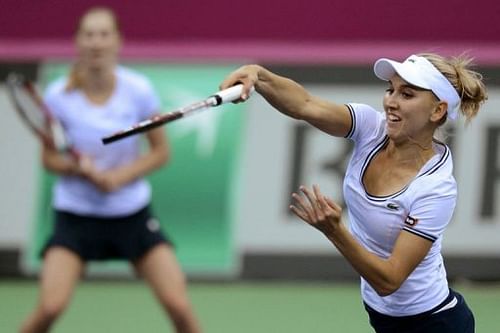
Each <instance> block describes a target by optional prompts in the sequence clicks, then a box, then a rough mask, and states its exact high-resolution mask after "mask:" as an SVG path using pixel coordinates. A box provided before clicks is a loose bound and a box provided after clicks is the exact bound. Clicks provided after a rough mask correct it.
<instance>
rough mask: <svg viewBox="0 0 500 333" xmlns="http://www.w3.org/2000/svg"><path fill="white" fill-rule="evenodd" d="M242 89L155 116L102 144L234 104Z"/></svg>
mask: <svg viewBox="0 0 500 333" xmlns="http://www.w3.org/2000/svg"><path fill="white" fill-rule="evenodd" d="M242 89H243V85H242V84H238V85H235V86H233V87H231V88H228V89H224V90H221V91H219V92H217V93H215V94H213V95H212V96H209V97H208V98H206V99H204V100H202V101H199V102H195V103H193V104H190V105H187V106H184V107H181V108H179V109H176V110H174V111H171V112H168V113H164V114H160V115H156V116H153V117H151V118H148V119H146V120H143V121H141V122H140V123H137V124H135V125H133V126H131V127H129V128H126V129H124V130H121V131H119V132H116V133H114V134H111V135H110V136H107V137H104V138H102V142H103V143H104V144H108V143H111V142H114V141H117V140H120V139H123V138H126V137H128V136H131V135H134V134H137V133H141V132H145V131H148V130H150V129H153V128H156V127H158V126H161V125H163V124H167V123H170V122H172V121H174V120H177V119H181V118H184V117H186V116H188V115H192V114H194V113H196V112H199V111H203V110H206V109H209V108H211V107H215V106H219V105H222V104H224V103H228V102H233V101H235V100H237V99H239V98H240V97H241V92H242Z"/></svg>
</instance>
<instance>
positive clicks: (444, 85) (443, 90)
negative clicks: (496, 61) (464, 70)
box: [373, 55, 460, 120]
mask: <svg viewBox="0 0 500 333" xmlns="http://www.w3.org/2000/svg"><path fill="white" fill-rule="evenodd" d="M373 71H374V72H375V75H376V76H377V77H378V78H379V79H382V80H384V81H389V80H390V79H391V78H392V76H394V74H396V73H397V74H398V75H399V76H400V77H401V78H402V79H403V80H405V81H406V82H408V83H410V84H412V85H414V86H416V87H419V88H423V89H427V90H431V91H432V92H433V93H434V94H435V95H436V96H437V97H438V98H439V100H440V101H444V102H447V103H448V118H450V119H452V120H454V119H456V118H457V115H458V109H459V107H460V96H459V95H458V93H457V91H456V89H455V88H454V87H453V86H452V84H451V83H450V81H448V79H447V78H446V77H445V76H444V75H443V74H442V73H441V72H440V71H439V70H438V69H437V68H436V67H434V65H433V64H432V63H431V62H430V61H429V60H427V59H426V58H425V57H420V56H417V55H411V56H409V57H408V58H407V59H406V60H405V61H404V62H397V61H394V60H391V59H386V58H381V59H379V60H377V61H376V62H375V65H374V66H373Z"/></svg>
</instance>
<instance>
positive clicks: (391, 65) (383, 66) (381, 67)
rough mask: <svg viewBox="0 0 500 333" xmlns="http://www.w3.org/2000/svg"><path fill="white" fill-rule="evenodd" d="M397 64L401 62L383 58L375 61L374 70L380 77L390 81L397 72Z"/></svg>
mask: <svg viewBox="0 0 500 333" xmlns="http://www.w3.org/2000/svg"><path fill="white" fill-rule="evenodd" d="M397 64H399V63H398V62H396V61H393V60H390V59H387V58H381V59H379V60H377V61H376V62H375V65H373V71H374V72H375V75H376V76H377V77H378V78H379V79H381V80H384V81H389V80H390V79H391V78H392V77H393V76H394V74H396V73H397V71H396V65H397Z"/></svg>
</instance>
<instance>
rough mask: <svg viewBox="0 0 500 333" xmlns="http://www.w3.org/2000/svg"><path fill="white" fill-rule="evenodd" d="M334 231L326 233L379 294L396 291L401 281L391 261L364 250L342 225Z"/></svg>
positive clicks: (385, 294)
mask: <svg viewBox="0 0 500 333" xmlns="http://www.w3.org/2000/svg"><path fill="white" fill-rule="evenodd" d="M337 229H338V230H336V231H335V233H332V234H330V235H326V236H327V238H328V239H329V240H330V242H332V243H333V245H335V247H336V248H337V249H338V250H339V252H340V253H341V254H342V255H343V256H344V257H345V258H346V260H347V261H348V262H349V263H350V264H351V266H352V267H353V268H354V269H355V270H356V271H357V272H358V273H359V274H360V275H361V276H362V277H363V278H364V279H365V280H366V281H367V282H368V283H369V284H370V285H371V286H372V287H373V288H374V289H375V291H376V292H377V293H378V294H379V295H380V296H387V295H389V294H391V293H393V292H394V291H396V290H397V289H398V288H399V286H400V285H401V283H402V281H401V279H400V276H399V274H397V272H396V271H395V268H394V267H393V265H392V263H391V262H390V261H389V260H387V259H383V258H380V257H379V256H377V255H375V254H373V253H371V252H370V251H368V250H366V249H365V248H364V247H363V246H362V245H361V244H359V243H358V242H357V241H356V239H355V238H354V237H353V236H352V235H351V233H350V232H349V231H348V230H347V228H346V227H345V226H344V225H342V224H341V225H339V226H338V227H337Z"/></svg>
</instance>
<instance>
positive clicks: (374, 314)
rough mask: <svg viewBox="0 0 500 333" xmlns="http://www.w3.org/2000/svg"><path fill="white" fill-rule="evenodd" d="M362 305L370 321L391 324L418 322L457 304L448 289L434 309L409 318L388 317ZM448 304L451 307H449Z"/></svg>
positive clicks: (452, 293)
mask: <svg viewBox="0 0 500 333" xmlns="http://www.w3.org/2000/svg"><path fill="white" fill-rule="evenodd" d="M454 303H455V304H454ZM363 304H364V306H365V309H366V311H367V312H368V314H369V315H370V318H371V319H372V320H376V321H387V320H390V321H391V322H394V321H414V320H420V319H423V318H426V317H428V316H430V315H432V314H433V313H437V312H439V311H442V310H445V309H443V308H445V307H447V306H448V307H453V306H454V305H456V304H457V302H456V293H455V292H454V291H453V290H452V289H449V293H448V296H447V297H446V298H445V299H444V300H443V301H442V302H441V303H439V304H438V305H437V306H435V307H434V308H432V309H430V310H428V311H425V312H422V313H418V314H416V315H411V316H397V317H396V316H389V315H386V314H383V313H380V312H378V311H377V310H375V309H373V308H372V307H370V306H369V305H368V304H366V303H365V302H363ZM450 304H451V305H452V306H450Z"/></svg>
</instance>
